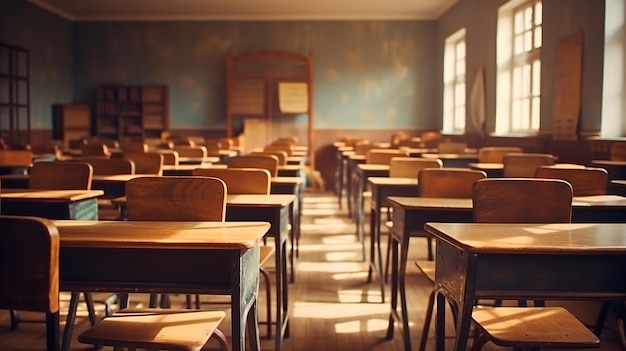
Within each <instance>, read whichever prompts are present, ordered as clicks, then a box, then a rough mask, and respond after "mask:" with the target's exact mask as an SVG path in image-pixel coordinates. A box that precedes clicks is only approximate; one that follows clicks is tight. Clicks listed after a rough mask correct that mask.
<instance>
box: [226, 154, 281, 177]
mask: <svg viewBox="0 0 626 351" xmlns="http://www.w3.org/2000/svg"><path fill="white" fill-rule="evenodd" d="M227 167H228V168H261V169H267V170H268V171H269V172H270V175H271V176H272V177H276V176H277V175H278V157H276V156H274V155H254V154H248V155H241V156H235V157H230V158H229V159H228V163H227Z"/></svg>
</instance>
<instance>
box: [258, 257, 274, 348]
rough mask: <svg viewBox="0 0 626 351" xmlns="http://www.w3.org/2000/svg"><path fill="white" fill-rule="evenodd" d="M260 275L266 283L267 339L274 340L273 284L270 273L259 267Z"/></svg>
mask: <svg viewBox="0 0 626 351" xmlns="http://www.w3.org/2000/svg"><path fill="white" fill-rule="evenodd" d="M259 273H261V275H263V280H264V282H265V300H266V301H265V305H266V307H265V308H266V309H267V317H266V318H267V338H268V339H271V338H272V284H271V281H270V275H269V272H268V271H267V270H266V269H265V268H263V267H259Z"/></svg>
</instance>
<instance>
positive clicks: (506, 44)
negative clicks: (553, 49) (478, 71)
mask: <svg viewBox="0 0 626 351" xmlns="http://www.w3.org/2000/svg"><path fill="white" fill-rule="evenodd" d="M541 25H542V5H541V1H537V0H531V1H521V0H514V1H509V2H508V3H506V4H505V5H503V6H502V7H501V8H500V10H499V12H498V39H497V40H498V46H497V60H498V61H497V62H498V82H497V86H498V89H497V92H496V94H498V96H496V100H497V105H496V116H497V117H496V134H515V133H529V132H531V133H532V132H537V131H538V130H539V115H540V102H541V57H540V54H541V45H542V29H541Z"/></svg>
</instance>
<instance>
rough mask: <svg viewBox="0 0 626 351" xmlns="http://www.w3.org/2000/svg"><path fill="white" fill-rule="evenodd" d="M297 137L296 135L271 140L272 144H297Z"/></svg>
mask: <svg viewBox="0 0 626 351" xmlns="http://www.w3.org/2000/svg"><path fill="white" fill-rule="evenodd" d="M297 144H298V138H297V137H282V138H278V139H275V140H274V141H272V145H292V146H293V145H297Z"/></svg>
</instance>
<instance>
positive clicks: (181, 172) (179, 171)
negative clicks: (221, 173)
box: [163, 163, 215, 176]
mask: <svg viewBox="0 0 626 351" xmlns="http://www.w3.org/2000/svg"><path fill="white" fill-rule="evenodd" d="M211 167H215V164H213V163H208V164H207V163H203V164H178V165H163V176H190V175H191V174H192V173H193V170H194V169H198V168H211Z"/></svg>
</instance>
